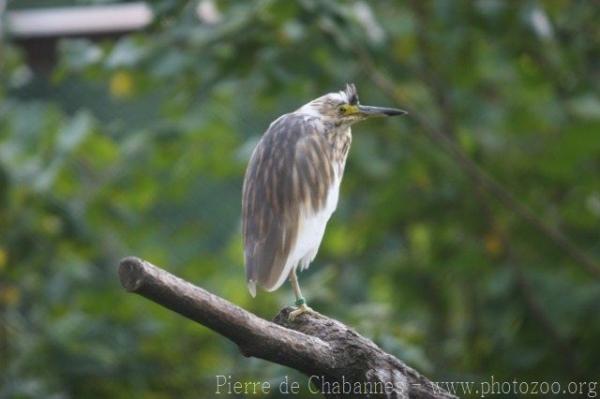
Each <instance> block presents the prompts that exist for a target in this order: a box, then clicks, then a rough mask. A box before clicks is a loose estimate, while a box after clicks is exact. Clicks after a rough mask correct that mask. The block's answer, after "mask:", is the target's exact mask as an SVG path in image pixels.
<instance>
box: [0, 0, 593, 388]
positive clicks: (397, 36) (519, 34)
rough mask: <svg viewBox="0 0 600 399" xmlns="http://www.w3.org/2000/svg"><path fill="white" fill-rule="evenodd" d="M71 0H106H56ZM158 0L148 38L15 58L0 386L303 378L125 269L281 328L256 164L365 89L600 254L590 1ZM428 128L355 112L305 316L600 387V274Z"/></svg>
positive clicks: (9, 74)
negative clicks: (169, 279) (260, 144)
mask: <svg viewBox="0 0 600 399" xmlns="http://www.w3.org/2000/svg"><path fill="white" fill-rule="evenodd" d="M13 3H17V2H13ZM13 3H9V8H10V7H13V6H14V7H17V6H16V4H13ZM19 3H20V2H19ZM40 3H43V4H45V5H47V4H48V2H36V1H29V2H23V3H22V4H20V5H19V6H18V7H19V8H23V7H24V6H31V5H42V4H40ZM73 3H78V4H90V3H106V1H78V2H68V1H56V2H53V4H61V5H64V4H73ZM152 4H153V8H154V11H155V12H156V20H155V22H154V23H153V24H152V25H151V27H150V28H149V29H147V30H146V31H143V32H140V33H136V34H132V35H127V36H123V37H121V38H118V39H116V40H109V39H106V40H102V41H91V40H87V39H62V40H60V41H59V43H58V46H57V52H58V61H57V66H56V67H55V68H54V69H53V70H52V71H51V72H43V71H37V70H32V69H31V68H30V67H29V66H28V65H27V64H26V63H25V61H24V54H23V51H22V48H20V47H19V46H18V45H17V44H14V43H8V44H5V46H4V48H3V49H2V56H3V58H2V59H3V61H4V63H3V64H4V65H3V72H2V73H3V75H2V87H1V88H0V379H1V381H2V382H1V384H0V398H13V397H14V398H47V397H69V398H71V397H72V398H94V397H98V398H104V397H111V398H130V397H147V398H157V399H158V398H172V397H181V398H192V397H194V398H196V397H210V396H211V395H212V394H211V393H212V392H213V391H214V389H215V375H216V374H223V375H233V376H234V377H235V378H237V379H239V380H267V381H271V382H273V384H277V383H278V382H279V381H281V380H282V379H283V378H284V376H285V375H286V374H290V371H289V370H287V369H283V368H280V367H278V366H275V365H268V364H265V362H262V361H260V360H256V359H245V358H242V357H241V355H240V354H239V353H238V352H237V350H236V348H235V347H234V346H232V345H231V344H230V343H228V342H226V341H224V340H223V339H222V338H221V337H219V336H216V334H214V333H212V332H211V331H209V330H207V329H205V328H203V327H198V326H197V325H194V324H192V323H190V322H187V321H186V320H183V319H182V318H181V317H178V316H176V315H174V314H172V313H170V312H168V311H166V310H164V309H162V308H159V307H157V306H155V305H153V304H151V303H150V302H148V301H145V300H142V299H140V298H137V297H135V296H131V295H127V294H125V293H124V292H123V290H122V289H121V288H120V287H119V284H118V280H117V277H116V273H115V271H116V270H115V268H116V265H117V263H118V260H119V259H120V258H121V257H123V256H126V255H132V254H133V255H137V256H140V257H143V258H146V259H148V260H150V261H152V262H153V263H155V264H157V265H160V266H164V267H166V268H168V269H169V270H170V271H172V272H173V273H175V274H178V275H180V276H182V277H184V278H186V279H189V280H190V281H193V282H195V283H197V284H199V285H201V286H203V287H205V288H207V289H209V290H211V291H213V292H215V293H217V294H219V295H222V296H224V297H225V298H228V299H229V300H231V301H233V302H234V303H237V304H239V305H240V306H243V307H245V308H248V309H250V310H251V311H254V312H256V313H258V314H259V315H262V316H264V317H266V318H270V317H272V316H273V315H274V314H275V313H276V311H277V310H278V309H279V308H280V307H282V306H283V305H286V304H291V302H292V294H291V292H290V290H289V287H285V286H284V287H283V288H282V289H280V290H279V291H278V292H276V293H273V294H264V293H260V294H259V296H258V298H257V299H255V300H253V299H251V298H250V297H249V295H248V293H247V291H246V287H245V282H244V272H243V263H242V255H241V254H242V248H241V239H240V196H241V183H242V177H243V172H244V168H245V165H246V163H247V160H248V158H249V155H250V153H251V150H252V148H253V146H254V144H255V143H256V141H257V140H258V138H259V137H260V134H262V132H263V131H264V130H265V128H266V127H267V126H268V124H269V123H270V122H271V121H272V120H273V119H275V118H276V117H277V116H279V115H280V114H282V113H285V112H289V111H290V110H293V109H296V108H297V107H299V106H300V105H302V104H303V103H305V102H307V101H308V100H310V99H312V98H314V97H316V96H318V95H321V94H323V93H325V92H328V91H334V90H338V89H339V88H341V87H342V85H343V84H344V83H345V82H355V83H356V85H357V87H358V89H359V92H360V94H361V100H362V102H363V103H366V104H375V105H398V106H405V107H407V108H409V109H411V110H412V112H413V114H418V115H420V116H421V117H422V118H425V119H426V120H428V121H429V122H430V123H432V124H434V125H436V126H438V127H439V128H440V129H442V130H444V131H445V132H446V133H448V134H451V135H452V137H453V139H454V140H455V141H456V143H458V144H459V145H460V147H461V148H462V150H463V151H465V152H466V153H467V154H468V155H469V156H470V157H471V158H473V159H474V160H476V162H477V163H478V164H480V165H481V166H482V167H483V168H484V169H485V170H487V171H488V172H489V173H490V174H491V175H492V176H494V177H495V178H497V179H498V180H499V181H500V182H502V184H504V185H505V186H506V187H508V188H509V190H510V191H512V192H513V193H514V194H515V195H516V196H517V197H518V198H519V199H520V200H522V201H523V202H524V203H526V204H527V205H528V206H529V207H531V208H532V209H533V210H534V211H535V213H536V214H537V215H539V216H540V217H541V218H542V219H543V220H544V221H545V222H546V223H548V224H549V225H551V226H556V227H558V228H560V229H561V230H562V231H563V232H564V233H565V234H566V235H567V236H568V237H570V239H571V240H572V241H573V242H575V243H576V244H577V245H578V246H579V247H580V248H583V249H584V250H585V251H586V252H588V253H590V254H591V255H592V256H593V257H594V258H595V259H600V241H599V236H598V232H599V226H600V180H599V179H598V171H599V170H600V139H599V138H600V136H599V132H600V97H599V96H598V93H600V87H598V86H599V82H600V79H599V76H598V61H597V60H598V46H597V43H598V38H600V30H599V28H598V23H597V22H598V20H599V19H600V15H599V10H600V9H599V8H598V7H595V6H594V5H593V4H592V2H584V1H579V2H562V1H553V2H551V1H548V2H502V1H467V2H449V1H442V0H440V1H433V2H418V1H415V2H412V3H410V2H409V4H404V3H399V2H398V3H397V2H392V1H381V2H368V3H367V2H361V1H325V0H302V1H298V2H291V1H289V2H288V1H255V2H249V1H248V2H234V1H224V2H216V6H217V8H218V11H219V15H220V20H219V21H218V22H216V23H214V24H206V23H205V24H201V23H199V22H198V19H197V17H196V6H197V4H196V3H195V2H177V1H174V0H162V1H159V2H152ZM357 51H359V52H360V51H364V52H365V53H366V54H368V55H369V57H370V59H371V61H372V62H373V63H374V64H375V65H376V67H377V68H379V69H380V70H381V71H383V72H384V73H386V74H387V75H388V76H390V77H391V78H392V79H393V81H394V82H395V87H394V88H393V90H394V91H395V92H396V93H398V95H399V96H400V97H401V98H403V99H404V102H405V103H404V104H393V103H392V102H391V101H392V100H391V99H389V98H386V97H385V96H384V93H383V92H382V90H381V88H378V87H376V86H375V85H374V82H373V80H372V79H371V78H372V74H371V72H370V71H369V70H368V69H366V66H365V64H364V63H363V62H361V60H360V57H358V56H357ZM413 116H414V115H413ZM423 129H424V127H423V126H422V125H421V124H419V123H418V122H417V119H415V118H412V117H409V118H405V119H401V118H399V119H394V120H385V121H383V120H378V121H375V122H368V123H365V124H364V125H358V126H356V127H355V129H354V144H353V148H352V151H351V155H350V158H349V163H348V166H347V171H346V176H345V178H344V183H343V185H342V194H341V199H340V204H339V208H338V211H337V212H336V213H335V215H334V217H333V219H332V221H331V222H330V225H329V227H328V229H327V233H326V235H325V241H324V243H323V246H322V248H321V251H320V253H319V256H318V257H317V260H316V261H315V263H314V264H313V266H312V267H311V269H310V270H309V271H308V272H306V273H303V274H302V275H301V277H300V279H301V283H302V286H303V289H304V291H305V295H306V297H307V298H308V299H309V302H310V304H311V306H312V307H314V308H316V309H318V310H319V311H321V312H323V313H326V314H329V315H331V316H333V317H336V318H338V319H340V320H342V321H344V322H346V323H348V324H350V325H352V326H355V327H356V329H357V330H358V331H360V332H361V333H363V334H365V335H367V336H370V337H372V338H373V339H374V340H375V341H376V342H377V343H378V344H379V345H381V346H382V347H383V348H384V349H386V350H388V351H390V352H391V353H393V354H395V355H397V356H399V357H401V358H402V359H404V360H405V361H407V362H408V363H409V364H411V365H412V366H414V367H415V368H417V369H420V370H421V371H423V372H425V373H428V374H429V376H430V377H431V378H433V379H435V380H450V379H455V380H471V381H480V380H483V381H485V380H489V378H490V376H492V375H494V376H495V377H496V378H497V379H499V378H504V379H506V380H512V378H515V377H516V378H518V379H519V380H522V381H527V380H535V381H540V380H546V381H553V380H558V381H570V380H584V381H592V380H595V379H597V377H598V375H600V363H599V362H598V357H599V356H600V340H599V338H600V319H599V318H598V317H596V315H597V314H598V311H599V310H600V307H599V306H600V305H599V304H600V285H599V284H598V281H597V280H595V279H594V278H593V277H591V276H590V275H588V274H587V273H586V272H585V271H584V270H583V269H582V268H581V266H580V265H579V264H577V263H576V262H574V261H573V260H572V259H571V258H570V257H568V256H567V255H566V254H565V253H563V252H562V251H561V250H560V249H559V248H557V247H556V246H555V245H554V244H553V243H552V242H551V241H549V240H548V239H547V238H546V237H544V236H541V235H540V234H539V233H538V232H537V231H536V230H534V229H532V228H531V227H530V226H528V225H527V224H526V223H524V222H523V220H521V219H520V218H519V217H517V216H516V215H515V214H514V213H513V212H512V211H510V210H508V209H506V208H504V207H502V206H501V205H500V204H499V203H498V202H496V201H495V200H494V199H493V198H492V197H490V196H489V195H487V194H485V193H482V192H481V191H480V190H479V189H478V188H477V186H476V185H475V184H474V182H473V181H472V180H471V179H470V178H469V177H468V176H466V175H465V174H464V172H463V171H462V169H461V168H460V167H459V166H458V165H457V164H455V163H454V161H453V160H452V159H451V158H450V157H448V156H447V154H446V153H445V152H444V151H443V150H442V149H441V147H440V146H439V145H437V144H438V143H434V142H432V141H431V140H429V139H428V138H427V137H426V135H425V134H423ZM290 375H291V378H292V379H296V380H299V381H304V378H303V377H302V376H300V375H298V374H295V373H291V374H290ZM203 392H204V393H206V394H204V393H203Z"/></svg>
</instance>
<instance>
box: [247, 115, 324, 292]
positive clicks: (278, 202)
mask: <svg viewBox="0 0 600 399" xmlns="http://www.w3.org/2000/svg"><path fill="white" fill-rule="evenodd" d="M329 146H330V145H329V143H328V141H327V139H326V138H325V137H324V136H323V135H322V134H320V133H319V132H318V122H317V121H315V120H314V118H313V120H311V119H310V118H309V117H306V116H302V115H295V114H287V115H284V116H282V117H281V118H279V119H278V120H276V121H275V122H273V123H272V124H271V126H270V127H269V129H268V130H267V132H266V133H265V134H264V135H263V137H262V139H261V140H260V142H259V143H258V145H257V146H256V148H255V150H254V152H253V154H252V157H251V159H250V162H249V164H248V168H247V170H246V176H245V178H244V188H243V198H242V222H243V227H242V230H243V239H244V257H245V264H246V279H247V281H248V288H249V290H250V293H252V294H253V295H255V293H256V284H258V285H260V286H262V287H263V288H265V289H266V290H268V291H272V290H275V289H277V288H278V287H279V286H280V285H281V284H282V283H283V281H285V278H286V277H287V276H283V274H284V273H289V271H290V262H291V261H293V259H290V255H291V253H292V251H293V249H294V245H295V243H296V241H297V236H298V230H299V225H300V224H301V222H302V216H303V215H304V214H305V213H307V212H308V213H310V212H312V213H316V212H318V211H320V210H321V209H323V207H324V206H325V203H326V200H327V193H328V190H329V187H330V186H331V184H332V182H333V180H334V178H335V176H334V170H333V167H332V164H331V162H330V161H329V156H330V155H329V154H330V151H329V148H330V147H329ZM291 266H292V267H293V265H291Z"/></svg>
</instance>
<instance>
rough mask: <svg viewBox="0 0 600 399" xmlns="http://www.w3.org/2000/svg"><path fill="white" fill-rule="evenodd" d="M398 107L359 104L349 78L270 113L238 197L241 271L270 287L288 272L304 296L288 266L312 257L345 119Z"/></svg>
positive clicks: (344, 142) (340, 156) (331, 206)
mask: <svg viewBox="0 0 600 399" xmlns="http://www.w3.org/2000/svg"><path fill="white" fill-rule="evenodd" d="M403 113H404V111H401V110H395V109H389V108H376V107H365V106H362V105H359V103H358V95H357V93H356V88H355V87H354V85H347V86H346V89H345V91H342V92H338V93H330V94H327V95H325V96H322V97H319V98H317V99H315V100H313V101H311V102H309V103H308V104H306V105H304V106H303V107H301V108H299V109H298V110H296V111H294V112H292V113H289V114H285V115H283V116H281V117H280V118H278V119H277V120H275V121H274V122H273V123H272V124H271V125H270V126H269V128H268V129H267V131H266V132H265V134H264V135H263V137H262V138H261V140H260V141H259V143H258V145H257V146H256V148H255V150H254V152H253V154H252V157H251V159H250V162H249V164H248V168H247V170H246V176H245V179H244V187H243V198H242V219H243V240H244V257H245V264H246V278H247V281H248V288H249V290H250V292H251V293H252V295H255V293H256V291H255V290H256V288H255V286H256V285H259V286H261V287H263V288H264V289H266V290H267V291H272V290H275V289H277V288H278V287H279V286H280V285H281V284H282V283H283V282H284V281H285V279H286V278H288V277H290V279H291V280H292V283H293V285H294V289H295V291H296V295H297V297H298V299H299V300H300V302H301V303H302V304H303V303H304V301H303V298H301V293H300V289H299V287H298V286H297V283H295V282H296V276H295V271H296V268H297V267H298V266H300V268H301V269H304V268H307V267H308V265H309V264H310V262H311V261H312V260H313V259H314V257H315V255H316V253H317V251H318V248H319V244H320V242H321V239H322V236H323V232H324V229H325V225H326V223H327V220H328V219H329V217H330V216H331V213H332V212H333V211H334V210H335V207H336V205H337V198H338V190H339V184H340V181H341V179H342V175H343V172H344V165H345V162H346V157H347V155H348V151H349V149H350V144H351V142H352V135H351V131H350V126H351V125H352V124H353V123H355V122H358V121H360V120H363V119H366V118H367V117H369V116H377V115H379V116H384V115H400V114H403Z"/></svg>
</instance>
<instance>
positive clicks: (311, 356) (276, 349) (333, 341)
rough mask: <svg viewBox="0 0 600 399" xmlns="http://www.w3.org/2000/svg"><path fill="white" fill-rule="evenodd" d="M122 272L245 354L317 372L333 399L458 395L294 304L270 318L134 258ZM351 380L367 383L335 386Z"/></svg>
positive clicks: (134, 286) (133, 285) (135, 287)
mask: <svg viewBox="0 0 600 399" xmlns="http://www.w3.org/2000/svg"><path fill="white" fill-rule="evenodd" d="M119 278H120V279H121V284H122V285H123V287H124V288H125V289H126V290H127V291H129V292H133V293H136V294H139V295H142V296H144V297H146V298H148V299H150V300H152V301H154V302H156V303H158V304H159V305H161V306H164V307H166V308H168V309H170V310H172V311H174V312H177V313H179V314H181V315H183V316H185V317H187V318H189V319H191V320H193V321H195V322H197V323H200V324H202V325H204V326H206V327H208V328H210V329H212V330H213V331H215V332H217V333H218V334H221V335H223V336H224V337H226V338H228V339H229V340H231V341H232V342H234V343H235V344H236V345H237V346H238V347H239V349H240V351H241V353H242V354H243V355H244V356H247V357H249V356H253V357H257V358H261V359H264V360H268V361H270V362H274V363H278V364H281V365H284V366H287V367H291V368H293V369H296V370H299V371H300V372H302V373H304V374H305V375H307V376H316V377H313V378H312V379H311V381H312V382H314V383H316V384H315V388H316V389H320V388H325V389H323V390H322V393H323V395H324V396H325V397H327V398H338V397H346V398H347V397H353V398H358V397H369V398H371V397H386V398H411V399H412V398H415V399H416V398H428V399H430V398H436V399H437V398H454V397H455V396H452V395H450V394H448V393H447V392H445V391H443V390H442V389H440V388H438V387H437V386H436V385H435V384H433V383H432V382H431V381H429V380H428V379H427V378H425V377H424V376H422V375H421V374H419V373H418V372H416V371H415V370H413V369H412V368H410V367H408V366H407V365H406V364H404V363H403V362H402V361H400V360H399V359H397V358H395V357H393V356H392V355H390V354H388V353H386V352H384V351H383V350H381V349H380V348H379V347H378V346H377V345H375V344H374V343H373V342H372V341H370V340H369V339H367V338H365V337H363V336H361V335H359V334H357V333H356V332H355V331H354V330H352V329H350V328H348V327H347V326H346V325H344V324H342V323H340V322H339V321H337V320H334V319H330V318H328V317H326V316H323V315H321V314H302V315H300V316H299V317H297V318H296V319H295V320H294V321H290V320H289V318H288V315H289V312H290V310H291V308H284V309H282V310H281V311H280V312H279V314H278V315H277V316H276V317H275V319H274V321H273V322H270V321H267V320H264V319H262V318H260V317H258V316H256V315H254V314H253V313H250V312H248V311H246V310H244V309H242V308H240V307H239V306H236V305H234V304H232V303H231V302H229V301H227V300H225V299H223V298H221V297H218V296H216V295H214V294H211V293H210V292H208V291H206V290H204V289H202V288H200V287H197V286H195V285H193V284H191V283H188V282H187V281H184V280H182V279H180V278H179V277H176V276H174V275H172V274H170V273H168V272H166V271H164V270H162V269H160V268H158V267H156V266H154V265H152V264H150V263H149V262H146V261H144V260H141V259H139V258H135V257H128V258H125V259H123V260H122V261H121V263H120V265H119ZM344 381H345V382H348V383H350V384H351V386H352V387H356V386H358V385H360V386H361V387H362V388H361V394H356V393H354V394H351V395H347V394H346V395H343V394H335V393H332V392H331V387H333V386H335V385H334V384H336V383H337V384H342V383H343V382H344ZM325 383H327V384H329V385H325ZM357 384H358V385H357ZM347 386H348V385H347ZM326 388H329V390H327V389H326Z"/></svg>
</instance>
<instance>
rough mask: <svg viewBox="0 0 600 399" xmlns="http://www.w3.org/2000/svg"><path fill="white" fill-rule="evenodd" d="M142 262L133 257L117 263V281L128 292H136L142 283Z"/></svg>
mask: <svg viewBox="0 0 600 399" xmlns="http://www.w3.org/2000/svg"><path fill="white" fill-rule="evenodd" d="M143 270H144V261H143V260H141V259H140V258H136V257H135V256H128V257H126V258H123V259H121V262H120V263H119V279H120V280H121V285H122V286H123V288H125V289H126V290H127V291H129V292H135V291H137V290H138V289H139V288H140V286H141V285H142V281H143V275H144V274H143Z"/></svg>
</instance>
